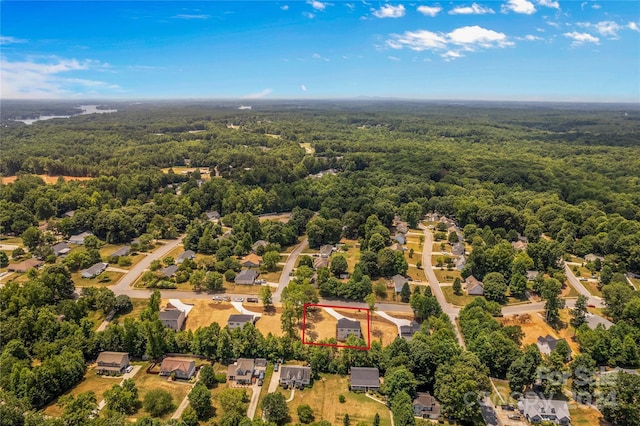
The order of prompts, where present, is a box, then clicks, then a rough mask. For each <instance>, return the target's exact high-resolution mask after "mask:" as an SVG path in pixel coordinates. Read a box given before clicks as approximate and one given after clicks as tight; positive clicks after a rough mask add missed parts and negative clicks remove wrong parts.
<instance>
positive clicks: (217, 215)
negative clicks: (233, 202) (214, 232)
mask: <svg viewBox="0 0 640 426" xmlns="http://www.w3.org/2000/svg"><path fill="white" fill-rule="evenodd" d="M204 214H205V215H207V220H210V221H214V220H219V219H220V213H218V212H217V211H215V210H213V211H208V212H205V213H204Z"/></svg>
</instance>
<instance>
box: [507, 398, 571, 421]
mask: <svg viewBox="0 0 640 426" xmlns="http://www.w3.org/2000/svg"><path fill="white" fill-rule="evenodd" d="M518 410H519V411H520V413H522V415H524V417H525V418H526V419H527V420H528V421H529V422H531V423H542V422H551V423H554V424H558V425H568V424H570V423H571V415H570V414H569V407H568V405H567V402H566V401H560V400H556V399H546V398H540V397H538V396H534V397H531V396H527V397H526V398H523V399H521V400H520V401H518Z"/></svg>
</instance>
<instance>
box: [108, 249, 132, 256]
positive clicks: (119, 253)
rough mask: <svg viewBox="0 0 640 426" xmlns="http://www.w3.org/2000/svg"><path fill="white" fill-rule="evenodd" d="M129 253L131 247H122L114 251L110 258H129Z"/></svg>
mask: <svg viewBox="0 0 640 426" xmlns="http://www.w3.org/2000/svg"><path fill="white" fill-rule="evenodd" d="M130 252H131V247H129V246H124V247H120V248H119V249H118V250H116V251H114V252H113V253H111V255H110V256H112V257H121V256H129V253H130Z"/></svg>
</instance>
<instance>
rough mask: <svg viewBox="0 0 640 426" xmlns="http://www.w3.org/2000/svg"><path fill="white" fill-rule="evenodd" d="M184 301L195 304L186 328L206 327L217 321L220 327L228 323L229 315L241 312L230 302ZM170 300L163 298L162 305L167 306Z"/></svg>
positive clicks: (183, 301) (183, 300)
mask: <svg viewBox="0 0 640 426" xmlns="http://www.w3.org/2000/svg"><path fill="white" fill-rule="evenodd" d="M180 300H181V301H182V303H186V304H189V305H193V309H191V312H190V313H189V316H188V317H187V321H186V322H185V329H186V330H195V329H197V328H199V327H206V326H208V325H211V324H212V323H214V322H217V323H218V324H219V325H220V327H224V326H226V325H227V320H228V319H229V315H231V314H237V313H239V312H238V311H237V310H236V309H235V308H234V307H233V306H232V305H231V304H230V303H229V302H214V301H212V300H206V299H205V300H202V299H194V300H185V299H180ZM168 302H169V301H168V300H162V303H161V304H160V306H161V307H164V306H166V304H167V303H168Z"/></svg>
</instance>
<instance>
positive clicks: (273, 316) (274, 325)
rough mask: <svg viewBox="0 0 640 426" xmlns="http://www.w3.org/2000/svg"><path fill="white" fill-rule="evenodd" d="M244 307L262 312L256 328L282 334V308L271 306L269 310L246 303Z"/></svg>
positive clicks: (277, 334) (263, 331)
mask: <svg viewBox="0 0 640 426" xmlns="http://www.w3.org/2000/svg"><path fill="white" fill-rule="evenodd" d="M244 308H245V309H247V310H249V311H251V312H255V313H258V314H262V316H261V317H260V319H259V320H258V321H256V328H257V329H258V330H259V331H260V332H261V333H262V334H263V335H264V336H266V335H267V334H269V333H271V334H273V335H274V336H282V335H283V334H284V333H283V332H282V322H281V320H280V317H281V315H282V308H271V309H270V310H268V311H264V309H262V307H261V306H259V305H258V306H256V305H248V304H246V303H245V304H244ZM265 383H267V382H266V381H265Z"/></svg>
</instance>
